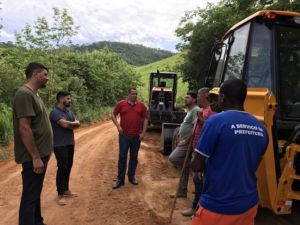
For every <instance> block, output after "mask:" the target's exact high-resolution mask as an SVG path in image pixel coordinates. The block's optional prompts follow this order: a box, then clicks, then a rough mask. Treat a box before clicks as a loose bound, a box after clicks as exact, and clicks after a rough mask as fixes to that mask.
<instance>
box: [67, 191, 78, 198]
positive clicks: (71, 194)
mask: <svg viewBox="0 0 300 225" xmlns="http://www.w3.org/2000/svg"><path fill="white" fill-rule="evenodd" d="M64 197H67V198H76V197H78V194H76V193H74V192H71V191H70V190H67V191H65V192H64Z"/></svg>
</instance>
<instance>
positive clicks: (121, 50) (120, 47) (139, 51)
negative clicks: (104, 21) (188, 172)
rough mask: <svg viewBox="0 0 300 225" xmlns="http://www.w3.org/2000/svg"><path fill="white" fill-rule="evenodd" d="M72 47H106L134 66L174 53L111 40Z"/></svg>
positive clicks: (84, 48)
mask: <svg viewBox="0 0 300 225" xmlns="http://www.w3.org/2000/svg"><path fill="white" fill-rule="evenodd" d="M73 47H74V48H75V49H77V50H79V51H93V50H99V49H103V48H107V49H109V50H110V51H112V52H115V53H118V54H119V55H120V56H121V57H122V58H123V59H124V60H125V61H126V62H127V63H129V64H131V65H134V66H141V65H146V64H149V63H153V62H156V61H159V60H161V59H164V58H167V57H170V56H172V55H174V53H172V52H170V51H166V50H162V49H156V48H148V47H145V46H143V45H138V44H129V43H122V42H111V41H100V42H95V43H92V44H89V45H81V46H73Z"/></svg>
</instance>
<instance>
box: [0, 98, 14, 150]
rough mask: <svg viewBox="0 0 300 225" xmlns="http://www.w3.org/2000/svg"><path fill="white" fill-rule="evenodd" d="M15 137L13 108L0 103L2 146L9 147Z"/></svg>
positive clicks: (0, 138) (0, 139)
mask: <svg viewBox="0 0 300 225" xmlns="http://www.w3.org/2000/svg"><path fill="white" fill-rule="evenodd" d="M12 137H13V128H12V112H11V108H10V107H8V106H7V105H6V104H4V103H0V146H3V145H7V144H8V143H9V141H10V140H12Z"/></svg>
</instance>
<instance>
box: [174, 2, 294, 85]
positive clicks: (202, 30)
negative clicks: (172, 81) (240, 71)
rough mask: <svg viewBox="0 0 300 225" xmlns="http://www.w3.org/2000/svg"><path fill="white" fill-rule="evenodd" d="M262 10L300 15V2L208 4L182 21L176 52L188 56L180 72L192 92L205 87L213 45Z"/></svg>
mask: <svg viewBox="0 0 300 225" xmlns="http://www.w3.org/2000/svg"><path fill="white" fill-rule="evenodd" d="M261 9H280V10H291V11H299V10H300V1H298V0H297V1H269V0H254V1H251V0H222V1H220V3H219V4H218V5H214V4H211V3H209V4H208V5H207V7H206V8H205V9H200V8H197V9H195V10H193V11H190V12H187V13H186V14H185V15H184V16H183V17H182V19H181V21H180V23H179V27H178V28H177V30H176V34H177V36H178V37H180V39H181V43H180V44H179V45H178V46H177V48H178V49H179V50H185V52H186V55H185V60H184V64H183V65H182V66H181V70H182V73H183V79H184V81H188V83H189V86H190V88H193V89H196V88H199V87H201V86H203V85H204V81H205V78H206V75H207V70H208V65H209V64H210V55H211V49H212V47H213V46H214V44H215V43H216V42H218V41H219V40H220V38H221V37H222V36H223V35H224V33H225V32H226V31H227V30H228V29H229V28H230V27H231V26H233V25H234V24H236V23H237V22H239V21H241V20H242V19H244V18H245V17H247V16H249V15H251V14H252V13H254V12H256V11H258V10H261ZM195 20H196V22H193V21H195Z"/></svg>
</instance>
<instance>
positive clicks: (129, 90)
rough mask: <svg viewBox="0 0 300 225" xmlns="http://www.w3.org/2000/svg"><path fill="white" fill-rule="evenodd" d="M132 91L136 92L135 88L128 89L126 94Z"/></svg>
mask: <svg viewBox="0 0 300 225" xmlns="http://www.w3.org/2000/svg"><path fill="white" fill-rule="evenodd" d="M132 90H134V91H136V88H135V87H131V88H129V89H128V94H130V93H131V91H132Z"/></svg>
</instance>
